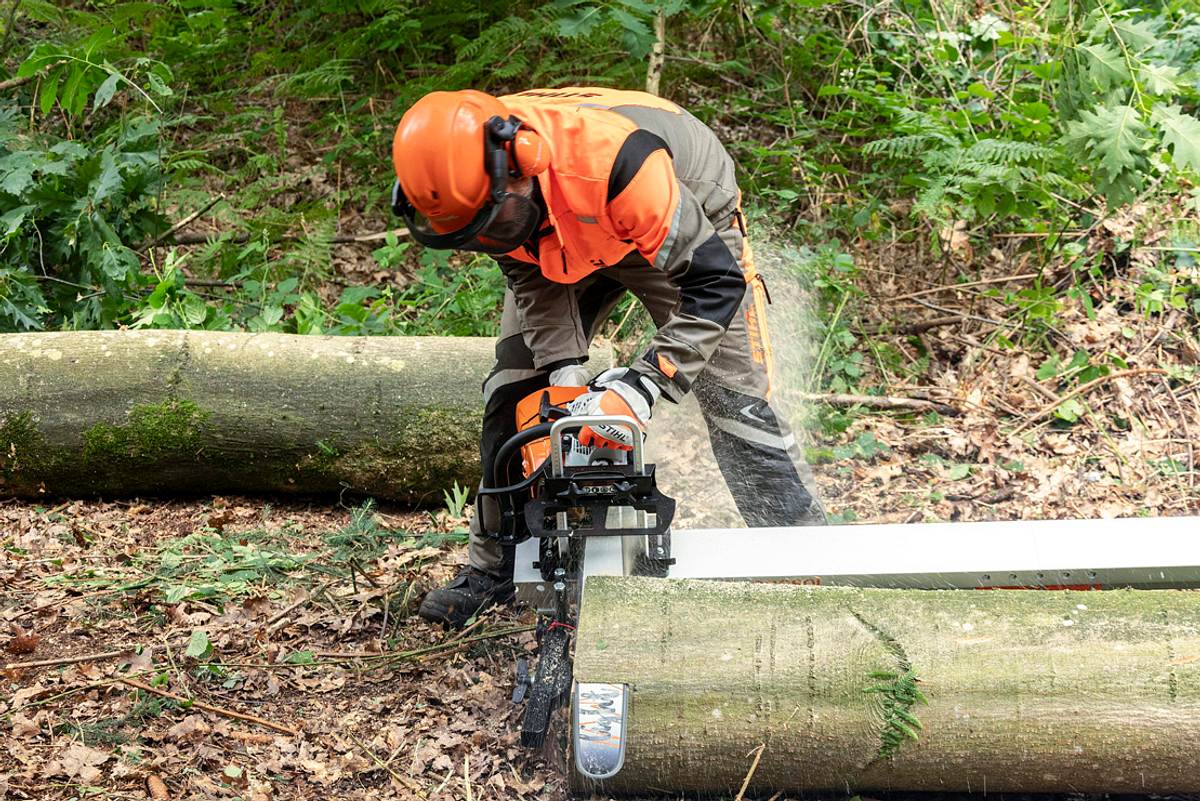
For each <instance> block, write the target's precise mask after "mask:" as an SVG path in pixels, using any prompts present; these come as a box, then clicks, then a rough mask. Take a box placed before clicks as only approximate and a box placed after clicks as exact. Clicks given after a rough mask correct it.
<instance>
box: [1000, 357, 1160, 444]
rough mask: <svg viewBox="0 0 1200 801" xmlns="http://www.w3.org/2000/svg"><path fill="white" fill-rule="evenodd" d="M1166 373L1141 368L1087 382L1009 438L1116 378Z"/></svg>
mask: <svg viewBox="0 0 1200 801" xmlns="http://www.w3.org/2000/svg"><path fill="white" fill-rule="evenodd" d="M1166 372H1167V371H1166V370H1163V369H1160V368H1158V367H1139V368H1137V369H1134V370H1118V371H1117V372H1115V373H1109V374H1108V375H1102V376H1100V377H1099V378H1094V379H1092V380H1091V381H1089V382H1087V383H1086V384H1081V385H1080V386H1078V387H1076V388H1075V389H1073V390H1071V391H1070V392H1068V393H1067V394H1066V395H1063V396H1062V397H1061V398H1059V399H1058V400H1057V401H1055V402H1053V403H1050V404H1047V405H1046V406H1043V407H1042V408H1041V409H1039V410H1037V411H1036V412H1034V413H1033V414H1032V415H1030V416H1029V417H1027V418H1025V422H1023V423H1021V425H1019V426H1017V427H1016V428H1014V429H1013V430H1012V432H1011V433H1010V434H1009V436H1010V437H1015V436H1017V435H1018V434H1020V433H1021V432H1022V431H1024V430H1025V429H1027V428H1029V427H1030V426H1031V425H1033V424H1034V423H1036V422H1037V421H1039V420H1041V419H1042V418H1043V417H1045V416H1046V415H1048V414H1050V413H1051V412H1053V411H1054V410H1055V409H1057V408H1058V407H1059V406H1061V405H1062V404H1064V403H1066V402H1067V401H1069V400H1071V399H1072V398H1078V397H1079V396H1080V395H1086V394H1087V393H1088V392H1091V391H1092V390H1093V389H1095V388H1096V387H1098V386H1100V385H1101V384H1103V383H1105V382H1106V381H1112V380H1113V379H1116V378H1130V377H1132V376H1135V375H1166Z"/></svg>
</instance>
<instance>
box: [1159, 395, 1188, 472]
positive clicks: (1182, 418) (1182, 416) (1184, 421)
mask: <svg viewBox="0 0 1200 801" xmlns="http://www.w3.org/2000/svg"><path fill="white" fill-rule="evenodd" d="M1159 380H1160V381H1162V383H1163V388H1164V389H1165V390H1166V391H1167V395H1169V396H1170V397H1171V402H1172V403H1174V404H1175V411H1177V412H1179V425H1180V426H1182V427H1183V438H1184V441H1185V442H1187V453H1188V486H1189V487H1194V486H1196V450H1195V447H1194V446H1193V445H1192V430H1191V428H1190V427H1189V426H1188V418H1187V414H1186V413H1184V411H1183V404H1182V403H1180V402H1179V396H1177V395H1176V394H1175V392H1174V390H1172V389H1171V384H1170V383H1169V382H1168V381H1167V379H1165V378H1160V379H1159Z"/></svg>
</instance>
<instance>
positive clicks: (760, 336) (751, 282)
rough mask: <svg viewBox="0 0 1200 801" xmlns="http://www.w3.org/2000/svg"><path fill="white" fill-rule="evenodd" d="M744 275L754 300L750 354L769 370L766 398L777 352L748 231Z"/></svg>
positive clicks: (749, 315)
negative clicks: (773, 348)
mask: <svg viewBox="0 0 1200 801" xmlns="http://www.w3.org/2000/svg"><path fill="white" fill-rule="evenodd" d="M741 215H742V212H741V209H739V210H738V211H737V213H736V214H735V215H734V222H733V224H734V225H739V221H740V220H741V219H742V216H741ZM742 274H743V275H745V277H746V284H747V286H748V287H749V288H750V292H751V293H752V297H751V301H750V303H749V304H748V305H747V306H746V334H747V336H749V338H750V356H751V358H753V359H754V361H755V362H756V363H757V364H760V365H762V367H763V369H764V370H765V371H766V374H767V392H766V397H767V399H770V397H771V390H772V388H773V387H774V384H775V354H774V353H773V352H772V351H771V332H770V329H769V328H768V327H767V292H766V288H765V287H764V286H763V279H762V276H761V275H759V274H758V268H756V267H755V266H754V250H753V249H752V248H751V247H750V238H749V237H748V236H746V235H745V233H743V234H742Z"/></svg>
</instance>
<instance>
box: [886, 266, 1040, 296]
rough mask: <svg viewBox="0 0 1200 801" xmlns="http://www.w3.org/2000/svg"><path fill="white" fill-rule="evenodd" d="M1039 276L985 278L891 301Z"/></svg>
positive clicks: (940, 287) (924, 291)
mask: <svg viewBox="0 0 1200 801" xmlns="http://www.w3.org/2000/svg"><path fill="white" fill-rule="evenodd" d="M1038 275H1039V274H1038V273H1021V274H1020V275H1005V276H1001V277H1000V278H985V279H983V280H982V281H967V282H965V283H962V284H943V285H942V286H935V287H931V288H929V289H922V290H920V291H918V292H909V293H908V294H907V295H898V296H896V297H894V298H891V299H890V300H892V301H897V300H911V299H913V298H922V297H925V296H926V295H936V294H937V293H939V292H949V291H951V290H954V289H966V288H967V287H972V286H987V285H989V284H1007V283H1008V282H1009V281H1024V280H1025V279H1027V278H1037V277H1038Z"/></svg>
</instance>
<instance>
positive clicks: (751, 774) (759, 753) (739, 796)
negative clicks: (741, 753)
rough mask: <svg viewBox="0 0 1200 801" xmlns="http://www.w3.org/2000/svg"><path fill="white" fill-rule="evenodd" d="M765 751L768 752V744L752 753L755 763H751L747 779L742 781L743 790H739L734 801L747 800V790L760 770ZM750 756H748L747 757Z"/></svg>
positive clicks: (762, 745)
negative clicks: (755, 773) (759, 762)
mask: <svg viewBox="0 0 1200 801" xmlns="http://www.w3.org/2000/svg"><path fill="white" fill-rule="evenodd" d="M765 750H767V744H766V743H763V744H761V745H760V746H759V747H758V748H755V749H754V750H753V751H752V752H751V753H752V754H754V761H753V762H751V763H750V770H748V771H746V778H744V779H742V789H740V790H738V794H737V797H735V798H734V799H733V801H742V799H743V798H745V796H746V788H747V787H749V786H750V780H751V779H753V778H754V771H756V770H758V761H759V760H760V759H762V755H763V751H765ZM749 755H750V754H747V755H746V756H749Z"/></svg>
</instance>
